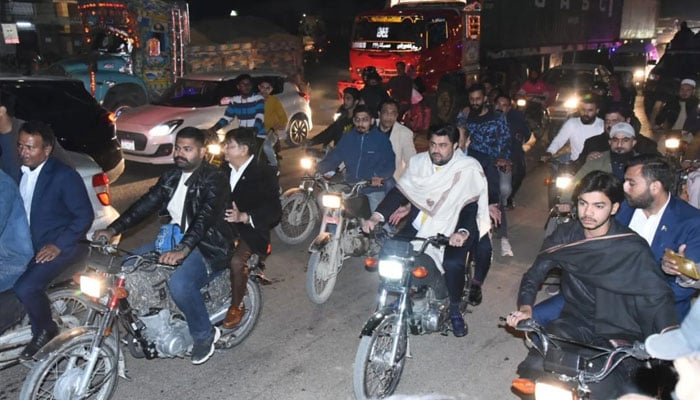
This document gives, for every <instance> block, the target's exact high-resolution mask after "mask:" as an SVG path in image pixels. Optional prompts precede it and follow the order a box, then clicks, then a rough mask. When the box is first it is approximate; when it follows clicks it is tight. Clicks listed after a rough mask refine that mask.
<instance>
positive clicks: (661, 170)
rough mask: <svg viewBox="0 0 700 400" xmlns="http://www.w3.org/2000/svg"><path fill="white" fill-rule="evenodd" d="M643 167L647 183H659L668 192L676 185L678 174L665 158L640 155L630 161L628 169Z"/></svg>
mask: <svg viewBox="0 0 700 400" xmlns="http://www.w3.org/2000/svg"><path fill="white" fill-rule="evenodd" d="M637 165H641V166H642V176H644V179H646V181H647V183H652V182H654V181H659V182H660V183H661V186H663V188H664V190H665V191H666V192H669V193H670V192H671V191H672V190H673V188H674V187H675V185H676V174H675V171H674V168H673V167H671V164H670V163H669V162H668V161H667V160H666V159H665V158H663V157H661V156H657V155H653V154H639V155H636V156H634V157H632V158H630V159H629V161H628V162H627V168H629V167H634V166H637Z"/></svg>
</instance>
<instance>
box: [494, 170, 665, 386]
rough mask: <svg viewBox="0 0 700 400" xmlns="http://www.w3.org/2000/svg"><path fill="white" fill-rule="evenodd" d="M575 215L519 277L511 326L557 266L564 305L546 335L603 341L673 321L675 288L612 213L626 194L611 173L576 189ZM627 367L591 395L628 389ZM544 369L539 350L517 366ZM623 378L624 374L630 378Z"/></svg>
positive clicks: (528, 310) (528, 373) (529, 373)
mask: <svg viewBox="0 0 700 400" xmlns="http://www.w3.org/2000/svg"><path fill="white" fill-rule="evenodd" d="M576 198H577V207H578V221H571V222H570V223H567V224H562V225H560V226H559V227H557V230H555V231H554V233H552V235H550V236H549V237H547V238H546V239H545V241H544V243H543V245H542V251H541V252H540V254H539V255H538V257H537V258H536V259H535V262H534V263H533V265H532V267H530V269H529V270H528V271H527V272H526V273H525V275H523V279H522V281H521V283H520V291H519V293H518V307H519V308H518V311H515V312H512V313H510V314H509V316H508V325H510V326H516V325H517V324H518V322H519V321H521V320H524V319H528V318H532V305H533V304H534V302H535V297H536V295H537V291H538V290H539V286H540V285H541V284H542V283H543V282H544V280H545V278H546V276H547V273H548V272H549V271H550V270H551V269H552V268H555V267H561V268H562V278H561V291H562V294H563V296H564V299H565V302H564V308H563V310H562V313H561V316H560V317H559V318H558V319H555V320H553V321H551V322H550V323H549V324H548V325H547V326H546V329H547V331H548V332H549V333H551V334H555V335H558V336H560V337H564V338H568V339H571V340H575V341H578V342H583V343H587V344H592V345H601V346H607V345H608V341H609V340H610V339H624V340H629V341H634V340H639V341H641V340H644V338H646V337H647V336H649V335H651V334H653V333H658V332H662V331H664V330H666V329H668V328H672V327H675V326H677V325H678V317H677V314H676V310H675V308H674V301H673V292H672V291H671V289H670V287H669V286H668V284H667V283H666V280H665V278H664V276H663V274H662V272H661V271H660V270H659V268H658V267H657V265H656V262H655V260H654V256H653V255H652V253H651V250H650V249H649V246H648V245H647V243H646V242H645V241H644V239H642V238H641V237H639V236H638V235H637V234H635V233H634V232H633V231H632V230H630V229H629V228H627V227H625V226H624V225H622V224H620V223H619V222H617V221H616V220H615V219H614V218H613V215H614V214H615V213H617V211H618V209H619V208H620V203H621V202H622V200H623V198H624V195H623V190H622V182H621V181H620V180H619V179H617V178H616V177H615V176H613V175H612V174H609V173H606V172H602V171H593V172H591V173H590V174H588V175H586V176H585V177H584V178H583V180H582V181H581V185H580V187H579V190H578V195H577V196H576ZM623 369H625V368H616V369H615V370H614V371H613V372H612V373H611V374H610V375H609V376H608V377H606V378H605V379H603V380H602V381H601V382H600V383H597V384H592V385H590V386H591V389H592V391H593V393H594V396H595V398H605V399H608V398H617V397H618V396H619V395H621V394H622V393H620V391H621V390H622V389H623V388H624V387H625V385H624V383H625V380H626V374H628V373H629V372H630V371H623ZM542 372H543V358H542V356H541V355H540V354H539V353H537V352H536V351H531V352H530V354H529V355H528V357H527V358H526V359H525V361H523V362H522V363H521V364H520V366H519V367H518V373H519V374H520V375H521V376H525V377H533V376H536V375H538V374H540V373H542ZM627 379H628V378H627Z"/></svg>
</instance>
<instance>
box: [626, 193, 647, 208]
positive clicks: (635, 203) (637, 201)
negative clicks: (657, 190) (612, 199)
mask: <svg viewBox="0 0 700 400" xmlns="http://www.w3.org/2000/svg"><path fill="white" fill-rule="evenodd" d="M625 199H627V203H628V204H629V205H630V207H632V208H641V209H647V208H649V207H650V206H651V205H652V203H653V202H654V198H653V197H652V196H651V193H650V192H649V189H647V191H646V192H644V193H643V194H642V195H641V196H639V197H637V198H632V197H631V196H629V195H628V194H627V193H625Z"/></svg>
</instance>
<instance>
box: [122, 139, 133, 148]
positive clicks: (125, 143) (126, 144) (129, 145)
mask: <svg viewBox="0 0 700 400" xmlns="http://www.w3.org/2000/svg"><path fill="white" fill-rule="evenodd" d="M121 143H122V149H124V150H136V147H134V141H133V140H126V139H122V141H121Z"/></svg>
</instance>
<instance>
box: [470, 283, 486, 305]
mask: <svg viewBox="0 0 700 400" xmlns="http://www.w3.org/2000/svg"><path fill="white" fill-rule="evenodd" d="M482 299H483V296H482V294H481V286H479V285H475V284H472V287H471V288H469V298H468V299H467V300H468V301H469V304H471V305H473V306H478V305H479V304H481V300H482Z"/></svg>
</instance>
